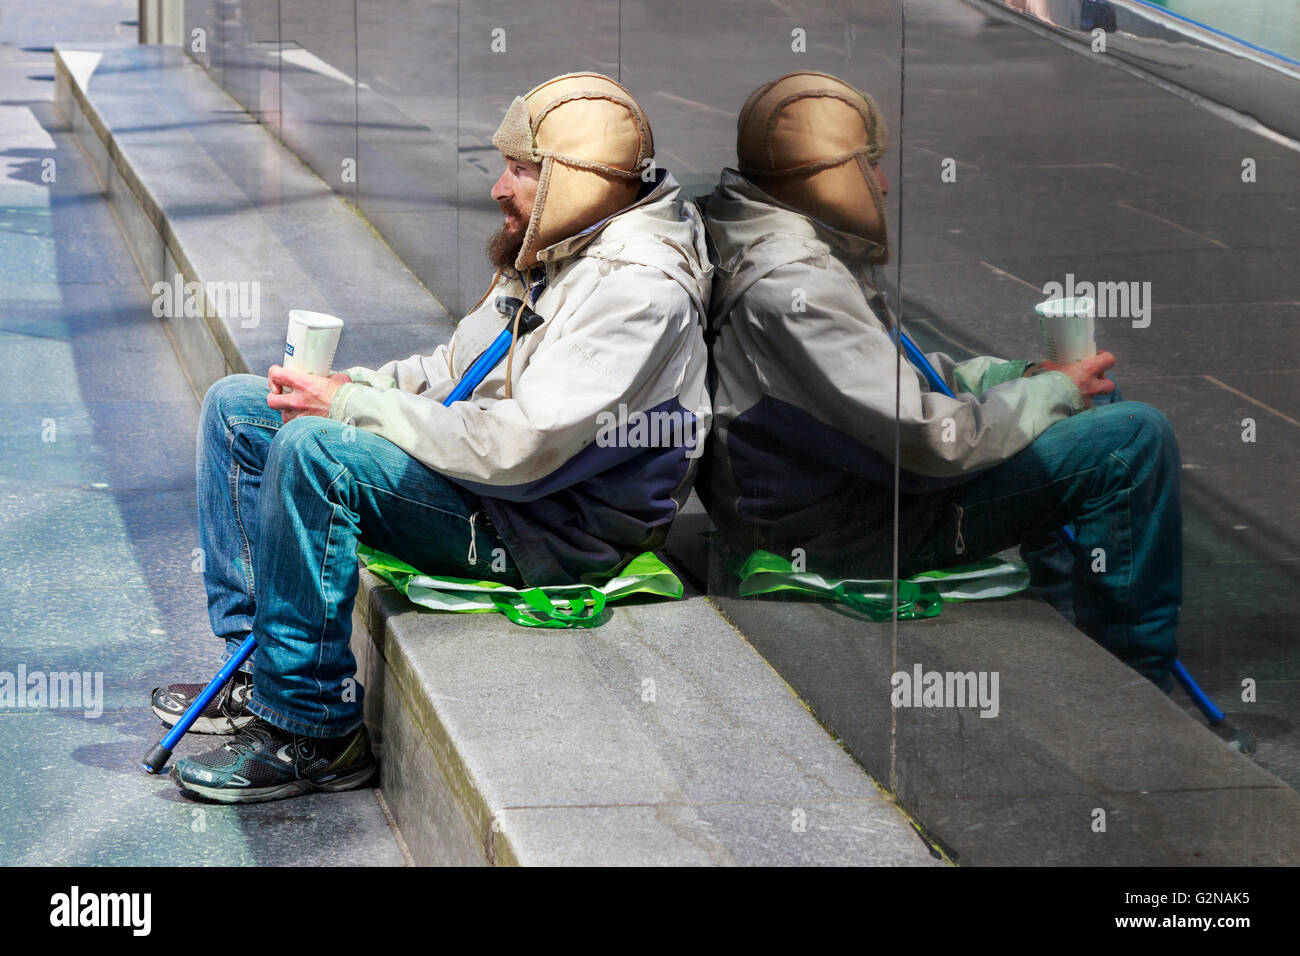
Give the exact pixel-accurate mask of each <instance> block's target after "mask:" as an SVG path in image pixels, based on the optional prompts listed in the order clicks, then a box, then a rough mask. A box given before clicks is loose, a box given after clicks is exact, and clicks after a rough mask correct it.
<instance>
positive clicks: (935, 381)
mask: <svg viewBox="0 0 1300 956" xmlns="http://www.w3.org/2000/svg"><path fill="white" fill-rule="evenodd" d="M898 334H899V336H900V337H901V339H902V345H903V352H904V354H905V355H907V358H908V360H909V361H910V362H911V363H912V364H913V365H914V366H916V368H917V370H918V371H920V373H921V374H922V375H924V376H925V380H926V381H927V382H929V383H930V389H931V390H932V391H936V392H940V393H941V394H943V395H947V396H948V397H949V398H955V397H956V396H954V395H953V393H952V389H950V388H949V387H948V383H947V382H945V381H944V380H943V379H942V378H940V377H939V373H938V372H936V371H935V370H934V368H933V366H931V365H930V362H929V360H928V359H926V357H925V353H923V352H922V351H921V350H920V349H919V348H917V346H916V343H915V342H913V341H912V340H911V339H910V338H908V336H907V333H905V332H904V331H903V330H902V329H899V330H898ZM1061 537H1063V538H1064V539H1065V540H1066V541H1067V542H1068V543H1070V544H1073V543H1074V532H1072V531H1071V530H1070V529H1069V528H1068V527H1063V528H1061ZM1173 671H1174V677H1175V678H1176V679H1177V680H1178V683H1179V684H1181V685H1182V686H1183V689H1184V690H1185V691H1187V695H1188V696H1189V697H1191V698H1192V701H1193V702H1194V703H1195V704H1196V706H1197V708H1198V709H1199V710H1200V711H1201V713H1202V714H1204V715H1205V718H1206V719H1207V720H1208V721H1209V722H1210V726H1211V727H1213V728H1214V731H1215V733H1216V734H1218V735H1219V736H1220V737H1222V738H1223V739H1224V740H1226V741H1228V743H1230V744H1231V745H1232V747H1233V748H1234V749H1235V750H1240V751H1241V752H1242V753H1245V754H1249V753H1254V752H1255V735H1254V734H1252V733H1251V732H1250V731H1249V730H1243V729H1241V728H1238V727H1235V726H1234V725H1233V724H1232V723H1231V722H1230V721H1229V720H1228V718H1227V717H1225V716H1224V714H1223V711H1221V710H1219V708H1218V707H1216V706H1214V701H1212V700H1210V698H1209V697H1208V696H1207V695H1206V693H1205V691H1203V690H1201V688H1200V687H1199V686H1198V685H1197V683H1196V681H1194V680H1192V675H1191V674H1189V673H1187V668H1185V667H1183V664H1182V661H1178V660H1175V661H1174V666H1173Z"/></svg>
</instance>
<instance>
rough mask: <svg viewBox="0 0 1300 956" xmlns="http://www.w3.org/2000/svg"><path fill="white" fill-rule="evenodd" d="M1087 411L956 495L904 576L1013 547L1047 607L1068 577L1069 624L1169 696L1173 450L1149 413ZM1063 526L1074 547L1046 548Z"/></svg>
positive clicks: (1175, 515)
mask: <svg viewBox="0 0 1300 956" xmlns="http://www.w3.org/2000/svg"><path fill="white" fill-rule="evenodd" d="M1116 397H1117V396H1116ZM1094 404H1095V405H1096V407H1095V408H1093V409H1091V410H1088V411H1084V412H1080V413H1078V414H1077V415H1074V416H1072V417H1070V418H1068V419H1065V420H1064V421H1059V422H1057V423H1056V424H1054V425H1052V426H1051V427H1050V428H1048V429H1047V430H1046V431H1045V432H1043V433H1042V434H1041V435H1039V436H1038V438H1037V439H1035V440H1034V442H1033V443H1032V444H1031V445H1030V446H1029V447H1028V448H1026V449H1024V450H1023V451H1021V452H1020V453H1019V454H1017V455H1014V456H1012V457H1011V458H1010V459H1008V460H1007V461H1005V462H1003V463H1002V464H1001V465H998V466H996V467H994V468H990V469H988V470H986V471H983V472H980V473H979V474H978V475H976V476H975V477H974V478H973V479H972V480H971V481H969V482H968V483H966V484H964V485H962V486H960V488H959V489H957V490H956V491H955V492H954V496H955V498H954V500H955V505H954V507H953V513H952V515H950V516H949V517H948V518H947V519H946V520H945V521H943V522H941V524H940V526H939V528H938V529H936V531H935V534H934V536H933V539H932V541H931V544H932V546H933V549H932V550H931V551H930V553H928V554H918V555H914V556H913V557H912V558H909V560H908V561H907V562H905V566H904V572H905V573H906V572H909V571H910V572H911V573H915V570H916V569H917V568H916V565H917V564H918V563H920V564H928V565H930V566H932V567H945V566H948V565H952V564H959V563H964V562H968V561H973V560H976V559H978V558H981V557H986V556H988V555H991V554H994V553H996V552H997V551H1001V550H1003V549H1004V548H1009V547H1012V546H1014V545H1017V544H1020V545H1022V554H1024V556H1025V558H1026V560H1028V561H1030V564H1031V572H1032V574H1033V577H1034V580H1035V584H1036V585H1038V586H1039V587H1041V588H1045V589H1046V591H1047V592H1048V593H1047V594H1046V595H1045V596H1048V597H1049V598H1050V597H1051V596H1052V590H1053V586H1055V587H1056V589H1057V591H1059V590H1060V587H1059V585H1060V582H1061V581H1062V580H1063V579H1064V578H1065V577H1066V576H1068V577H1069V580H1070V584H1071V588H1070V603H1071V604H1072V608H1073V616H1072V619H1073V620H1074V622H1075V624H1076V625H1077V626H1078V627H1079V628H1080V629H1081V630H1082V631H1083V632H1084V633H1086V634H1088V635H1089V636H1090V637H1092V638H1093V639H1094V640H1096V641H1097V642H1098V643H1100V644H1101V645H1102V646H1103V647H1105V648H1107V649H1108V650H1110V651H1111V652H1113V653H1114V654H1116V655H1117V656H1118V657H1120V658H1121V659H1122V660H1124V661H1126V662H1127V663H1128V664H1130V665H1131V666H1133V667H1134V668H1135V669H1136V670H1138V671H1139V672H1141V673H1142V674H1144V675H1145V676H1147V677H1149V678H1151V679H1152V680H1153V681H1155V682H1156V683H1157V684H1159V685H1160V686H1162V687H1166V688H1167V687H1168V686H1169V669H1170V667H1171V666H1172V665H1173V662H1174V659H1175V657H1176V656H1177V641H1176V637H1175V629H1176V627H1177V624H1178V610H1179V605H1180V603H1181V600H1182V566H1183V552H1182V494H1181V485H1180V479H1181V474H1180V462H1179V455H1178V443H1177V440H1176V438H1175V437H1174V433H1173V429H1172V428H1171V427H1170V425H1169V421H1168V420H1167V419H1166V418H1165V416H1164V415H1163V414H1161V413H1160V412H1159V411H1158V410H1157V409H1155V408H1153V407H1151V406H1150V405H1146V404H1144V403H1142V402H1126V401H1122V400H1111V401H1107V400H1105V399H1103V400H1101V401H1098V400H1096V399H1094ZM1064 524H1070V525H1072V526H1073V528H1074V531H1075V534H1076V536H1077V539H1076V541H1075V542H1074V543H1073V544H1072V545H1069V546H1066V545H1065V544H1064V543H1054V542H1053V541H1052V537H1051V536H1052V535H1053V534H1054V532H1055V529H1057V528H1059V527H1060V526H1061V525H1064ZM1058 542H1059V539H1058ZM959 547H960V550H958V548H959ZM926 550H927V549H926V547H925V546H923V547H922V548H921V551H926ZM921 570H924V568H921ZM1054 603H1057V602H1054ZM1064 612H1066V613H1067V616H1070V615H1069V614H1068V609H1066V610H1065V611H1064Z"/></svg>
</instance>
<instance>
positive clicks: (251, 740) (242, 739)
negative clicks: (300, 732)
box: [225, 720, 297, 757]
mask: <svg viewBox="0 0 1300 956" xmlns="http://www.w3.org/2000/svg"><path fill="white" fill-rule="evenodd" d="M275 739H276V735H275V733H274V731H273V730H272V729H271V725H270V724H267V723H265V722H263V721H261V720H254V721H252V722H251V723H249V724H246V725H245V726H244V728H243V729H242V730H240V731H239V732H238V733H237V734H235V736H234V737H232V738H231V739H230V740H228V741H226V743H225V748H226V749H227V750H229V751H230V752H231V753H235V754H239V755H241V756H245V757H247V756H250V755H252V754H253V753H255V752H256V751H257V750H259V749H261V748H262V747H265V746H266V745H267V744H273V743H275ZM296 743H297V741H295V745H296ZM296 749H297V747H296V746H295V750H296Z"/></svg>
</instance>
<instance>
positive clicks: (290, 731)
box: [154, 74, 709, 802]
mask: <svg viewBox="0 0 1300 956" xmlns="http://www.w3.org/2000/svg"><path fill="white" fill-rule="evenodd" d="M493 143H494V145H496V147H497V148H498V149H499V150H500V151H501V153H502V155H503V158H504V160H505V171H504V172H503V173H502V174H501V178H500V179H499V180H498V181H497V183H496V185H495V186H494V187H493V189H492V196H493V198H494V199H495V200H497V202H498V203H499V204H500V206H501V209H502V212H503V214H504V216H505V224H504V225H503V226H502V228H501V231H500V232H498V233H497V234H496V235H495V236H494V237H493V238H492V240H491V242H490V244H489V256H490V257H491V259H492V260H493V262H494V263H495V265H496V266H497V267H498V271H497V275H496V277H495V278H494V279H493V283H492V286H491V287H490V288H489V290H488V292H487V293H486V294H485V295H484V297H483V299H481V300H480V302H479V304H478V305H477V306H476V307H475V308H473V309H472V310H471V311H470V313H469V314H468V315H467V316H466V317H465V318H464V319H463V320H462V321H461V323H460V324H459V326H458V327H457V329H456V332H455V334H454V335H453V336H452V338H451V341H450V342H449V343H448V344H446V345H443V346H440V347H439V348H438V349H436V350H435V351H434V352H433V354H431V355H425V356H421V355H414V356H411V357H410V358H408V359H405V360H401V361H393V362H389V363H387V364H386V365H384V366H382V367H381V368H379V369H378V370H372V369H366V368H353V369H349V370H348V371H347V372H346V373H344V374H339V375H334V376H332V377H330V378H322V377H317V376H312V375H304V374H298V373H293V372H286V371H285V370H283V369H281V368H280V367H279V366H272V368H271V371H270V385H271V389H270V390H268V383H267V380H266V379H262V378H259V377H256V376H251V375H237V376H231V377H228V378H225V379H223V380H221V381H220V382H218V383H217V384H215V385H214V386H213V387H212V388H211V389H210V390H209V391H208V394H207V397H206V398H205V400H204V403H203V412H202V431H201V434H200V437H199V453H198V454H199V457H198V483H199V521H200V533H201V537H202V545H203V548H204V551H205V553H206V559H207V560H206V571H205V574H204V579H205V582H206V586H207V591H208V601H209V612H210V618H211V621H212V626H213V629H214V630H215V632H216V633H217V635H218V636H220V637H221V638H223V639H224V640H225V642H226V646H227V648H228V651H233V649H234V648H235V647H237V646H238V645H239V644H240V643H241V642H242V641H243V639H244V638H246V637H247V636H248V634H249V633H250V632H251V633H252V634H254V635H256V638H257V655H256V659H255V667H254V668H253V669H252V675H251V678H250V676H249V675H248V674H242V675H237V677H236V681H235V682H234V683H232V685H231V689H230V690H229V691H228V692H227V693H225V694H223V695H222V697H221V698H220V699H219V700H218V701H216V702H215V703H214V704H213V705H212V707H211V708H210V709H209V711H208V712H206V713H205V714H204V715H203V719H202V720H201V721H200V722H199V723H198V724H196V726H195V729H196V730H198V731H206V732H209V733H226V734H230V733H234V734H235V736H234V737H233V738H232V739H231V740H230V741H229V742H228V743H226V744H225V745H224V746H221V747H217V748H216V749H214V750H211V751H209V752H207V753H203V754H200V755H198V756H196V757H189V758H186V759H183V760H180V761H178V762H177V763H176V764H174V765H173V768H172V778H173V779H174V780H176V782H177V783H179V784H180V786H181V787H183V788H184V789H186V790H189V791H192V792H194V793H197V794H199V795H201V796H204V797H208V798H210V799H216V800H221V801H227V802H251V801H256V800H269V799H275V798H278V797H287V796H295V795H297V794H299V793H304V792H307V791H310V790H345V789H349V788H352V787H356V786H360V785H361V784H363V783H365V782H366V780H368V779H369V777H370V776H371V774H372V773H373V771H374V767H375V763H374V759H373V757H372V756H371V753H370V748H369V743H368V739H367V736H366V730H365V726H364V724H363V723H362V707H361V700H362V697H361V693H360V689H359V688H357V687H356V686H355V681H354V680H353V675H354V673H355V670H356V665H355V661H354V660H353V657H352V654H351V652H350V650H349V648H348V641H349V632H350V629H351V612H352V603H353V599H354V596H355V593H356V589H357V573H358V572H357V556H356V544H357V541H358V540H360V541H363V542H365V543H366V544H368V545H371V546H373V547H375V548H378V549H379V550H382V551H386V552H388V553H390V554H393V555H395V556H397V557H399V558H401V559H403V560H405V561H407V562H409V563H410V564H412V565H414V566H416V567H418V568H420V569H421V570H423V571H426V572H428V573H430V574H444V575H451V576H455V577H462V578H472V579H480V578H495V579H498V580H502V581H505V582H507V583H512V584H520V583H527V584H564V583H573V582H584V581H591V580H597V579H601V578H603V577H606V576H608V575H610V574H612V573H613V572H615V571H616V570H618V569H619V568H621V567H622V566H623V565H624V564H625V563H626V562H627V561H629V560H630V559H631V558H633V557H634V556H636V555H637V554H639V553H641V552H643V551H646V550H651V549H654V548H656V547H658V546H659V545H660V544H661V543H662V542H663V541H664V539H665V537H666V535H667V532H668V527H669V525H670V523H671V522H672V520H673V518H674V517H675V515H676V513H677V509H678V508H679V507H680V506H681V505H682V504H683V503H684V502H685V499H686V496H687V493H688V491H689V488H690V484H691V481H692V479H693V477H694V471H695V468H694V465H693V457H694V456H693V452H692V449H690V448H687V447H683V446H682V444H680V443H679V444H677V445H676V446H664V444H663V443H662V442H656V443H653V444H652V445H647V444H645V443H638V442H635V441H630V440H624V441H605V442H603V443H601V444H600V445H598V444H597V443H596V442H595V438H596V434H597V430H598V428H597V420H598V418H599V417H601V416H603V415H606V414H607V413H616V414H618V415H619V416H621V418H622V419H623V420H625V421H626V420H628V419H629V418H633V417H636V416H646V415H653V414H656V413H659V414H662V413H671V414H674V415H676V416H677V417H679V418H684V419H687V420H689V422H690V426H691V427H690V429H689V431H688V434H691V435H698V437H699V438H700V439H701V440H702V439H703V437H704V434H705V431H706V430H707V427H708V422H709V410H708V396H707V394H706V391H705V384H704V378H705V370H706V364H707V360H706V355H705V350H704V340H703V333H702V328H701V325H702V321H703V314H704V310H705V309H706V308H707V304H708V282H709V277H708V272H709V267H708V262H707V256H706V254H705V240H704V231H703V228H702V225H701V223H700V221H699V218H698V216H697V215H696V213H695V212H694V207H693V206H691V205H690V204H689V203H686V202H684V201H682V200H679V199H678V186H677V183H676V182H675V181H674V180H673V178H672V176H670V175H669V174H668V173H667V172H666V171H662V170H660V171H657V172H656V171H654V167H653V162H652V157H653V141H652V139H651V133H650V127H649V124H648V122H647V120H646V118H645V115H644V114H643V113H642V111H641V109H640V107H639V106H637V104H636V103H635V102H634V101H633V100H632V98H631V96H630V94H629V93H628V92H627V91H626V90H625V89H623V87H621V86H619V85H618V84H617V83H615V82H614V81H612V80H610V79H608V78H607V77H603V76H599V75H597V74H572V75H567V76H562V77H558V78H556V79H554V80H551V81H550V82H548V83H545V84H543V85H541V86H539V87H537V88H536V89H534V90H533V91H532V92H531V93H529V94H528V96H527V97H526V98H520V99H516V100H515V101H514V103H513V104H512V106H511V107H510V110H509V111H508V112H507V114H506V117H505V119H504V121H503V122H502V124H501V127H500V129H499V130H498V131H497V134H496V136H495V137H494V138H493ZM536 323H539V324H536ZM507 328H513V329H514V330H515V336H514V338H513V340H512V342H511V347H510V351H509V354H508V356H507V357H505V358H504V359H503V360H502V361H500V362H499V364H497V365H496V366H495V367H494V368H492V369H491V371H490V372H489V373H488V374H487V377H486V378H484V379H483V381H482V383H481V384H480V385H478V387H477V388H476V389H474V391H473V392H472V394H471V395H470V397H469V398H468V400H465V401H459V402H454V403H452V404H451V405H447V406H444V405H443V404H442V400H443V399H445V398H446V397H447V396H448V395H449V394H450V393H451V391H452V388H453V387H454V386H455V385H456V383H457V382H458V381H459V380H461V379H462V378H463V377H465V376H466V374H467V371H468V370H469V368H470V367H471V366H472V365H474V364H476V362H477V360H478V359H479V358H480V356H481V355H482V354H483V353H484V351H485V349H486V348H487V347H488V346H489V345H490V344H491V343H492V342H493V341H494V340H496V339H497V338H498V336H499V335H500V334H501V333H502V331H503V330H504V329H507ZM525 329H527V330H528V331H527V332H526V334H525V332H524V330H525ZM283 386H289V387H290V388H291V389H292V392H291V393H284V392H282V391H281V387H283ZM688 456H690V457H688ZM199 690H200V687H199V686H198V685H191V684H180V685H177V684H174V685H171V686H170V687H167V688H160V689H159V690H158V691H156V692H155V695H154V710H155V712H156V713H158V714H159V716H160V717H162V718H163V720H164V721H165V722H167V723H175V721H176V719H177V717H178V716H179V715H180V714H181V713H182V712H183V711H184V709H185V707H187V706H188V704H189V702H190V701H191V700H193V699H194V697H195V696H196V695H197V693H198V691H199ZM250 691H251V693H250Z"/></svg>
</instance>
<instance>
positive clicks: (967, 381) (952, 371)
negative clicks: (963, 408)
mask: <svg viewBox="0 0 1300 956" xmlns="http://www.w3.org/2000/svg"><path fill="white" fill-rule="evenodd" d="M926 358H927V359H929V360H930V364H931V365H933V366H934V368H935V371H936V372H938V373H939V375H940V377H941V378H942V379H943V380H944V382H946V383H947V385H948V387H949V388H950V389H952V391H953V393H954V394H955V393H957V392H970V393H971V394H972V395H983V394H984V393H985V392H987V391H988V390H989V389H990V388H992V387H993V386H994V385H1001V384H1002V383H1003V382H1010V381H1013V380H1015V379H1017V378H1020V377H1021V376H1022V375H1024V374H1025V369H1027V368H1029V366H1030V364H1031V363H1030V362H1029V360H1028V359H1013V360H1010V361H1008V360H1007V359H1001V358H995V357H994V356H992V355H977V356H975V358H972V359H966V360H965V361H964V362H955V361H953V359H952V358H951V357H950V356H948V355H947V354H945V353H943V352H930V353H929V354H927V355H926Z"/></svg>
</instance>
